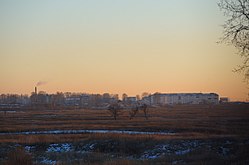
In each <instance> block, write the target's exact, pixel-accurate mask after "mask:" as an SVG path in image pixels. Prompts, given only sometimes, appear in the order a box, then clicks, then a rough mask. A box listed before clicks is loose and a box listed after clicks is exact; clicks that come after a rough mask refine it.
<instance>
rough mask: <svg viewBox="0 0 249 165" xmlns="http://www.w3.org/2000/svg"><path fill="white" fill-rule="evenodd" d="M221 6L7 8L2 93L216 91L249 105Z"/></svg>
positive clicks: (111, 3)
mask: <svg viewBox="0 0 249 165" xmlns="http://www.w3.org/2000/svg"><path fill="white" fill-rule="evenodd" d="M217 2H218V0H215V1H208V0H188V1H186V0H169V1H165V0H157V1H153V0H126V1H121V0H106V1H101V0H91V1H90V0H82V1H80V0H73V1H65V0H60V1H59V0H53V1H48V0H44V1H33V0H24V1H18V0H11V1H1V2H0V22H1V26H0V76H1V78H0V84H1V85H0V94H1V93H17V94H21V93H22V94H30V93H31V92H33V91H34V87H35V86H36V83H37V82H39V81H44V82H47V83H46V84H44V85H42V86H39V90H43V91H46V92H48V93H55V92H57V91H61V92H67V91H70V92H86V93H105V92H108V93H117V94H119V95H120V96H121V94H122V93H127V94H128V95H136V94H141V93H143V92H149V93H154V92H165V93H185V92H191V93H195V92H197V93H198V92H202V93H210V92H214V93H217V94H219V95H220V96H227V97H229V98H231V99H232V100H234V101H237V100H239V101H245V100H246V99H247V98H248V96H247V93H248V89H247V87H246V84H245V83H244V82H243V78H244V76H243V74H237V73H234V72H232V70H233V69H234V68H235V67H236V66H237V65H239V64H241V59H240V56H238V54H236V50H235V49H234V48H233V47H232V46H231V45H230V46H229V45H225V44H217V41H219V38H220V37H222V31H223V28H222V27H221V25H222V24H224V21H225V20H226V18H225V17H224V16H223V13H222V12H221V11H220V10H219V8H218V6H217Z"/></svg>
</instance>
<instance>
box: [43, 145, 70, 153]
mask: <svg viewBox="0 0 249 165" xmlns="http://www.w3.org/2000/svg"><path fill="white" fill-rule="evenodd" d="M71 150H72V144H69V143H62V144H50V145H49V147H48V148H47V151H46V152H69V151H71Z"/></svg>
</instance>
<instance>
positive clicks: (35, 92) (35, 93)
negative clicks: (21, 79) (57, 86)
mask: <svg viewBox="0 0 249 165" xmlns="http://www.w3.org/2000/svg"><path fill="white" fill-rule="evenodd" d="M35 94H36V95H37V87H35Z"/></svg>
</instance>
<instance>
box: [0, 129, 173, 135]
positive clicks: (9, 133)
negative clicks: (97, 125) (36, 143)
mask: <svg viewBox="0 0 249 165" xmlns="http://www.w3.org/2000/svg"><path fill="white" fill-rule="evenodd" d="M82 133H99V134H106V133H112V134H130V135H175V133H174V132H173V131H163V132H143V131H125V130H49V131H24V132H1V133H0V135H36V134H82Z"/></svg>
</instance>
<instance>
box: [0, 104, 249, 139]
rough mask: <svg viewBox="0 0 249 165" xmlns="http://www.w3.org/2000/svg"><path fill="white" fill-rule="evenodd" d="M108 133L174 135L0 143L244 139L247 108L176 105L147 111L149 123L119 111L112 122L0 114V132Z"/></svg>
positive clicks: (97, 114) (248, 126) (104, 117)
mask: <svg viewBox="0 0 249 165" xmlns="http://www.w3.org/2000/svg"><path fill="white" fill-rule="evenodd" d="M57 129H62V130H72V129H73V130H77V129H105V130H106V129H110V130H136V131H167V130H172V131H175V132H176V134H175V135H170V136H162V135H117V134H70V135H0V142H19V143H36V142H41V141H44V142H55V141H77V140H82V139H86V138H109V137H114V138H115V137H117V138H119V137H121V136H122V137H125V138H134V137H138V138H148V137H149V138H153V139H170V138H172V139H181V138H185V139H191V138H217V137H248V135H249V106H248V105H217V106H212V107H210V106H208V105H191V106H187V105H177V106H174V107H173V108H150V109H149V120H146V119H145V118H144V116H143V113H142V112H139V113H138V115H137V116H136V117H135V118H134V119H132V120H130V119H129V112H128V111H125V110H124V111H123V112H122V114H121V115H120V116H118V118H117V120H113V118H112V117H111V116H110V114H109V112H108V111H107V110H84V109H82V110H43V111H38V110H23V111H17V112H16V113H7V114H4V113H3V112H0V132H19V131H31V130H32V131H33V130H57Z"/></svg>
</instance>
